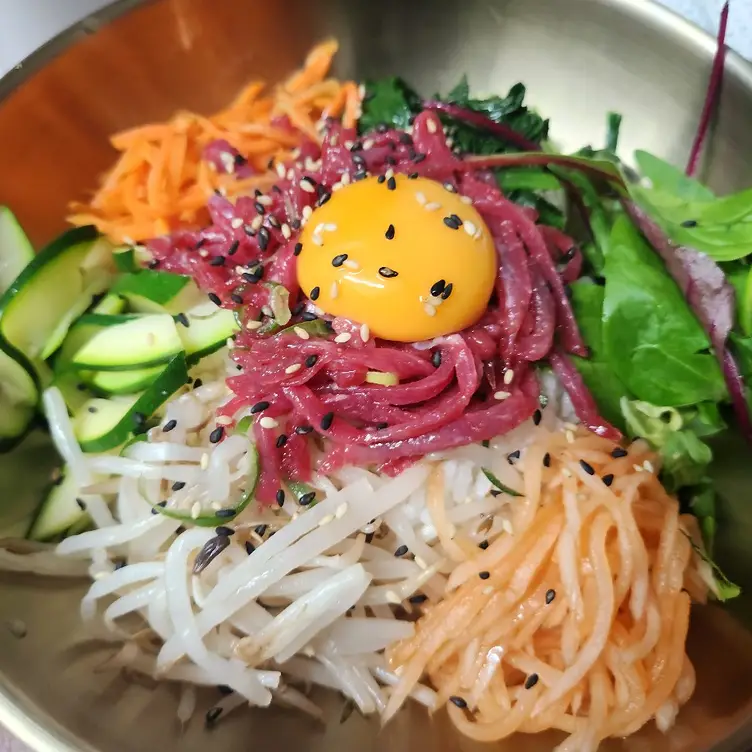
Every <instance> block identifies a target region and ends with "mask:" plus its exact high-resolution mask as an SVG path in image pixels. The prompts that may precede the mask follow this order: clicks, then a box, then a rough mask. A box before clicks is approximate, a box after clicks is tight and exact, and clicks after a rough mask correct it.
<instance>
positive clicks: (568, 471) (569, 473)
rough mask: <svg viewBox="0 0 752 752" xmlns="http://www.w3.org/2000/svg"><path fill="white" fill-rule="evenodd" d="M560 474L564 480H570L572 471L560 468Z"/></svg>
mask: <svg viewBox="0 0 752 752" xmlns="http://www.w3.org/2000/svg"><path fill="white" fill-rule="evenodd" d="M561 474H562V475H563V476H564V477H565V478H571V477H572V471H571V470H570V469H569V468H568V467H562V468H561Z"/></svg>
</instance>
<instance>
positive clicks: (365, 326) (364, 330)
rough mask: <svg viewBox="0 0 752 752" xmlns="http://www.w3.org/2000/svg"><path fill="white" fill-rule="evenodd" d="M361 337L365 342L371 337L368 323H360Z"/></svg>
mask: <svg viewBox="0 0 752 752" xmlns="http://www.w3.org/2000/svg"><path fill="white" fill-rule="evenodd" d="M360 338H361V339H362V340H363V342H368V340H369V339H370V338H371V330H370V329H369V328H368V324H361V325H360Z"/></svg>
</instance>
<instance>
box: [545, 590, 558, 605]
mask: <svg viewBox="0 0 752 752" xmlns="http://www.w3.org/2000/svg"><path fill="white" fill-rule="evenodd" d="M554 598H556V591H555V590H553V589H552V590H546V605H547V606H550V605H551V603H552V602H553V600H554Z"/></svg>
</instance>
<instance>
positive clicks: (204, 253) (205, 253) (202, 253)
mask: <svg viewBox="0 0 752 752" xmlns="http://www.w3.org/2000/svg"><path fill="white" fill-rule="evenodd" d="M198 255H199V256H201V258H206V257H207V256H208V255H209V251H207V250H206V249H205V248H202V249H201V250H200V251H199V252H198Z"/></svg>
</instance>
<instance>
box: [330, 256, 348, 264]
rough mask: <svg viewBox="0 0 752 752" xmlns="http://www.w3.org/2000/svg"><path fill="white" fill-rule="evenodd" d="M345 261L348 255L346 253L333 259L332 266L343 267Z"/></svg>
mask: <svg viewBox="0 0 752 752" xmlns="http://www.w3.org/2000/svg"><path fill="white" fill-rule="evenodd" d="M345 261H347V254H346V253H340V254H339V255H338V256H335V257H334V258H333V259H332V266H334V267H337V266H342V264H344V263H345Z"/></svg>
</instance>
